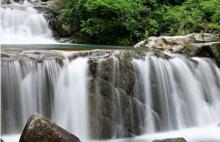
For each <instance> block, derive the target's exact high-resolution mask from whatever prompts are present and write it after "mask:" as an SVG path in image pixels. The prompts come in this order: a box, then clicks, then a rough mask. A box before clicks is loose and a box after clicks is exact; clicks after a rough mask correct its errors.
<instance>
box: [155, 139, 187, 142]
mask: <svg viewBox="0 0 220 142" xmlns="http://www.w3.org/2000/svg"><path fill="white" fill-rule="evenodd" d="M152 142H187V141H186V140H185V139H184V138H170V139H164V140H154V141H152Z"/></svg>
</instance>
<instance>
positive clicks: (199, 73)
mask: <svg viewBox="0 0 220 142" xmlns="http://www.w3.org/2000/svg"><path fill="white" fill-rule="evenodd" d="M133 64H134V66H135V68H136V70H137V71H138V75H139V76H140V78H142V80H140V81H141V82H142V84H144V86H143V87H144V88H143V89H144V95H145V99H146V107H147V108H148V109H146V131H147V132H148V131H150V132H156V131H168V130H174V129H183V128H187V127H193V126H201V125H206V124H210V123H213V122H216V123H217V122H218V121H219V120H220V115H219V113H218V112H219V108H220V104H219V101H220V93H219V92H220V86H219V79H220V77H219V69H218V68H217V67H216V66H215V65H214V64H213V63H212V62H211V61H210V60H208V59H206V60H205V59H200V58H193V61H192V62H189V61H188V60H187V59H184V58H180V57H173V58H172V59H169V60H166V59H162V58H157V57H155V56H147V57H146V58H145V60H144V61H142V60H136V59H135V60H134V61H133ZM155 84H156V85H155Z"/></svg>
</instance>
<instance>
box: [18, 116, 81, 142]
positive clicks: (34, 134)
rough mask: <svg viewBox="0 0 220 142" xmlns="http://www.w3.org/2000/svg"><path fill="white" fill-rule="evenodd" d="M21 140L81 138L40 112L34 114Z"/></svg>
mask: <svg viewBox="0 0 220 142" xmlns="http://www.w3.org/2000/svg"><path fill="white" fill-rule="evenodd" d="M19 142H80V140H79V139H78V138H77V137H76V136H74V135H72V134H70V133H69V132H67V131H65V130H64V129H62V128H60V127H59V126H57V125H56V124H55V123H54V122H52V121H50V120H49V119H47V118H46V117H44V116H42V115H40V114H34V115H32V116H31V117H30V118H29V120H28V121H27V124H26V126H25V128H24V130H23V133H22V135H21V138H20V141H19Z"/></svg>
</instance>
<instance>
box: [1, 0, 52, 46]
mask: <svg viewBox="0 0 220 142" xmlns="http://www.w3.org/2000/svg"><path fill="white" fill-rule="evenodd" d="M0 14H1V16H0V18H1V23H0V33H1V34H0V43H1V44H51V43H56V41H55V40H54V39H53V38H52V32H51V30H50V29H49V26H48V23H47V20H46V19H45V18H44V17H43V15H42V14H40V13H39V12H38V11H37V10H36V9H34V8H33V7H32V6H31V4H30V3H28V2H27V1H24V2H23V4H19V3H16V2H13V1H11V4H6V5H2V6H1V8H0Z"/></svg>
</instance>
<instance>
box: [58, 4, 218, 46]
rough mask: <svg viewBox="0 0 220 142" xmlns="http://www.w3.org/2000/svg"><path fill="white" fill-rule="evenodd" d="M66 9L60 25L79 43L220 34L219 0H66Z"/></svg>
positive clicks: (130, 41) (130, 42)
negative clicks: (193, 34)
mask: <svg viewBox="0 0 220 142" xmlns="http://www.w3.org/2000/svg"><path fill="white" fill-rule="evenodd" d="M56 1H57V3H60V2H61V0H56ZM59 6H60V5H59ZM63 7H64V8H60V9H61V10H60V11H59V16H58V23H59V24H60V25H62V30H63V31H64V33H66V34H65V36H70V37H72V38H73V39H75V40H76V42H80V43H94V44H121V45H131V44H134V43H137V42H138V41H140V40H141V39H144V38H146V37H148V36H159V35H186V34H189V33H204V32H206V33H220V18H219V17H220V3H219V0H66V3H65V5H64V6H63ZM59 30H60V29H59Z"/></svg>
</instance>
